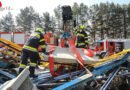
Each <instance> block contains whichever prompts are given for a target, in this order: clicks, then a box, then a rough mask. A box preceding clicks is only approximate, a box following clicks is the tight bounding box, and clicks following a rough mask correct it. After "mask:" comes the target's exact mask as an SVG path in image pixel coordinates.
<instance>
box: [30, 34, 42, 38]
mask: <svg viewBox="0 0 130 90" xmlns="http://www.w3.org/2000/svg"><path fill="white" fill-rule="evenodd" d="M31 36H37V37H38V38H40V35H39V34H36V33H33V34H31Z"/></svg>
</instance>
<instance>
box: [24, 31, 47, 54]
mask: <svg viewBox="0 0 130 90" xmlns="http://www.w3.org/2000/svg"><path fill="white" fill-rule="evenodd" d="M39 45H40V46H41V47H42V48H45V47H46V45H47V44H46V42H45V40H44V37H43V34H42V33H39V32H36V31H35V32H33V33H32V34H31V35H30V38H29V39H28V40H27V41H26V43H25V44H24V47H23V49H27V50H30V51H33V52H38V46H39Z"/></svg>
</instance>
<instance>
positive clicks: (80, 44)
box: [74, 26, 88, 49]
mask: <svg viewBox="0 0 130 90" xmlns="http://www.w3.org/2000/svg"><path fill="white" fill-rule="evenodd" d="M74 31H75V33H76V36H77V38H76V43H75V44H76V47H77V48H86V49H87V48H88V35H87V33H86V32H85V31H84V26H80V30H78V29H77V28H75V29H74Z"/></svg>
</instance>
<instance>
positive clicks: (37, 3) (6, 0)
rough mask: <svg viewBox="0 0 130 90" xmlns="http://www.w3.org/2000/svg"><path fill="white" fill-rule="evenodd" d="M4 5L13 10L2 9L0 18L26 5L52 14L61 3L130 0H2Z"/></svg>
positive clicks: (119, 1)
mask: <svg viewBox="0 0 130 90" xmlns="http://www.w3.org/2000/svg"><path fill="white" fill-rule="evenodd" d="M0 1H1V2H2V7H4V8H5V7H10V8H12V9H13V10H4V11H0V18H1V17H2V16H4V15H6V14H7V13H8V12H9V11H10V12H11V13H12V14H13V15H14V16H15V15H17V14H18V13H19V12H20V9H21V8H25V7H26V6H30V5H31V6H33V8H34V9H35V11H36V12H38V13H40V14H42V13H43V12H46V11H47V12H49V13H51V15H52V14H54V13H53V10H54V8H55V7H56V6H58V5H59V4H60V5H71V6H72V5H73V3H74V2H77V3H84V4H85V5H88V6H90V5H92V4H95V3H100V2H106V1H108V2H114V3H119V4H128V3H130V0H0Z"/></svg>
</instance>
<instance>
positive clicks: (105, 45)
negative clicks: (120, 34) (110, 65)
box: [94, 39, 130, 58]
mask: <svg viewBox="0 0 130 90" xmlns="http://www.w3.org/2000/svg"><path fill="white" fill-rule="evenodd" d="M129 48H130V39H104V40H96V45H95V47H94V51H95V53H96V55H98V56H100V58H103V57H104V56H111V55H113V54H115V53H117V52H120V51H122V50H124V49H129Z"/></svg>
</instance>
